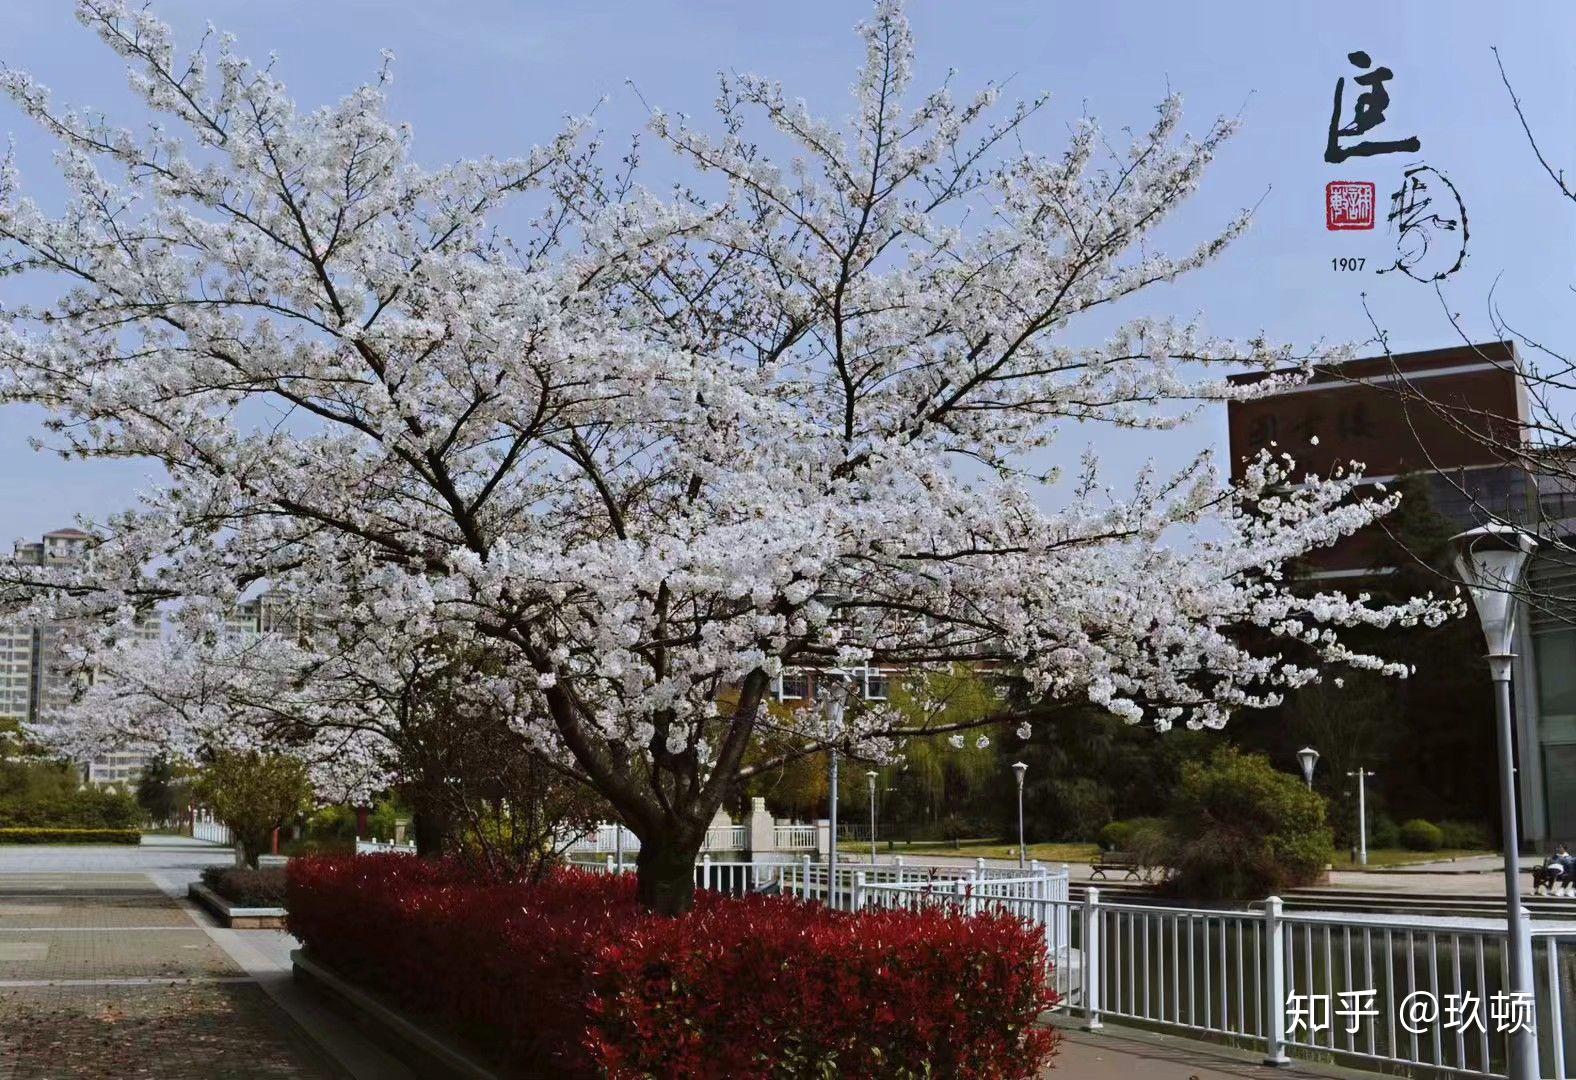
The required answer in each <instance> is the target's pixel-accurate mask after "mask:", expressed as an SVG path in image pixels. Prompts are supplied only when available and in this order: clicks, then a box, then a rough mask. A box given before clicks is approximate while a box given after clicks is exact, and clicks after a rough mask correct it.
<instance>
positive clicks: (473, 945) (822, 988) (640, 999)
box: [285, 855, 1056, 1080]
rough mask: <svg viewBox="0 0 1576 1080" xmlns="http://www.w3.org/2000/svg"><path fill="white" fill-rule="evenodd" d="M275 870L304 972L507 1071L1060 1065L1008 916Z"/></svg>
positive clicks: (1020, 928)
mask: <svg viewBox="0 0 1576 1080" xmlns="http://www.w3.org/2000/svg"><path fill="white" fill-rule="evenodd" d="M285 873H286V877H287V882H288V886H287V890H286V891H287V896H288V900H287V902H286V903H287V906H288V907H289V909H290V926H289V929H290V932H291V933H292V934H294V935H295V936H296V937H297V938H298V939H300V941H301V943H302V945H303V946H304V947H305V951H306V955H307V957H308V958H309V959H311V960H313V961H314V962H316V963H317V964H318V965H319V966H321V967H326V968H328V969H329V970H330V971H332V972H337V973H340V974H341V975H343V976H345V977H346V978H353V979H354V980H355V989H357V990H361V991H363V992H370V993H371V994H372V995H375V996H376V998H377V1000H379V1001H386V1002H389V1003H391V1004H392V1005H393V1007H394V1008H395V1009H397V1010H398V1011H399V1012H400V1013H401V1014H402V1015H404V1016H414V1017H420V1018H422V1022H423V1025H424V1026H427V1027H428V1028H429V1030H441V1031H446V1032H449V1031H452V1032H458V1033H462V1034H463V1036H464V1038H465V1039H466V1041H467V1044H468V1045H471V1046H474V1047H476V1048H478V1049H479V1051H480V1052H481V1053H482V1054H483V1055H484V1056H485V1060H491V1061H497V1062H504V1063H507V1067H508V1069H509V1070H511V1072H510V1073H509V1075H516V1076H552V1077H555V1078H557V1077H563V1078H565V1080H570V1078H574V1080H580V1078H586V1080H591V1078H596V1080H640V1078H649V1077H653V1076H684V1077H690V1078H693V1080H765V1078H767V1077H775V1076H785V1075H786V1076H945V1077H949V1078H953V1077H955V1078H958V1080H1030V1078H1032V1077H1037V1076H1039V1075H1040V1071H1041V1069H1042V1067H1043V1066H1044V1065H1046V1064H1047V1063H1048V1059H1049V1057H1050V1055H1051V1053H1052V1052H1053V1050H1054V1048H1055V1039H1056V1036H1055V1033H1054V1032H1051V1031H1049V1030H1047V1029H1044V1028H1040V1027H1038V1026H1037V1025H1036V1023H1035V1021H1036V1020H1037V1019H1038V1017H1039V1016H1040V1014H1041V1013H1042V1012H1044V1011H1045V1010H1046V1009H1048V1008H1050V1007H1051V1006H1052V1005H1054V1004H1055V1000H1056V998H1055V994H1054V993H1053V992H1052V990H1051V988H1050V985H1049V984H1048V983H1047V982H1046V974H1047V970H1048V960H1049V957H1048V955H1047V951H1046V938H1045V930H1044V928H1043V927H1040V926H1036V925H1032V924H1030V923H1028V922H1026V921H1024V920H1020V919H1017V918H1014V917H1012V916H1011V915H1010V914H1007V913H1005V912H995V911H984V912H980V913H978V914H972V915H971V914H967V913H965V912H960V911H957V910H955V909H953V908H951V907H942V906H940V905H925V906H924V907H922V908H919V909H915V910H889V909H871V910H868V911H862V912H858V913H852V912H843V911H834V910H832V909H830V908H826V907H823V906H821V905H818V904H812V903H809V902H807V901H802V900H795V899H791V898H785V897H767V896H750V897H729V896H724V895H722V894H720V893H715V892H709V891H705V890H702V891H700V892H699V893H697V894H696V897H695V907H694V910H693V911H691V912H689V913H687V914H685V915H682V916H678V917H675V918H667V917H664V916H659V915H652V914H650V913H648V912H646V911H644V910H642V909H641V907H640V905H639V904H638V903H637V901H636V897H635V884H636V883H635V881H634V875H633V874H605V875H599V874H590V873H586V872H584V871H578V870H574V869H568V868H564V869H558V870H554V871H553V872H551V873H550V874H548V875H546V876H545V877H543V878H541V879H540V880H536V881H531V882H525V881H517V880H509V879H507V878H493V877H489V876H487V875H485V874H482V873H479V872H477V871H476V870H475V869H474V868H470V867H466V866H464V865H462V864H459V863H454V862H449V861H445V860H435V861H428V860H424V859H413V858H411V857H410V856H408V855H363V856H348V857H341V858H313V859H292V860H291V862H290V865H289V866H288V867H287V868H286V871H285ZM962 988H967V992H966V993H962V992H960V990H961V989H962Z"/></svg>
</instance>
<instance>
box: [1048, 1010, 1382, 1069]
mask: <svg viewBox="0 0 1576 1080" xmlns="http://www.w3.org/2000/svg"><path fill="white" fill-rule="evenodd" d="M1058 1027H1061V1028H1062V1038H1061V1043H1060V1045H1059V1047H1058V1049H1057V1052H1056V1058H1055V1061H1054V1064H1053V1066H1052V1068H1051V1069H1050V1070H1049V1071H1047V1072H1046V1073H1045V1074H1044V1080H1061V1078H1066V1080H1073V1078H1076V1080H1130V1078H1132V1077H1143V1080H1241V1078H1243V1077H1262V1078H1263V1080H1271V1078H1274V1080H1336V1078H1338V1080H1375V1075H1376V1074H1374V1073H1365V1072H1357V1071H1355V1070H1352V1069H1345V1068H1341V1067H1339V1066H1335V1065H1320V1064H1311V1063H1308V1062H1302V1061H1294V1062H1292V1063H1291V1064H1290V1065H1287V1066H1282V1067H1276V1066H1271V1065H1265V1064H1264V1063H1263V1054H1262V1053H1260V1054H1254V1053H1250V1052H1247V1051H1240V1050H1232V1049H1228V1048H1226V1047H1221V1046H1215V1045H1212V1044H1210V1043H1201V1042H1195V1041H1193V1040H1190V1039H1179V1038H1176V1037H1175V1036H1170V1035H1157V1034H1151V1033H1150V1032H1147V1031H1138V1030H1136V1029H1133V1028H1122V1027H1116V1026H1113V1025H1109V1024H1108V1025H1106V1026H1105V1027H1104V1028H1102V1029H1101V1030H1100V1031H1099V1032H1097V1033H1092V1032H1087V1031H1080V1030H1078V1029H1077V1028H1076V1027H1067V1026H1062V1025H1060V1024H1059V1025H1058Z"/></svg>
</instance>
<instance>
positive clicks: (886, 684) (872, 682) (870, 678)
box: [865, 667, 892, 701]
mask: <svg viewBox="0 0 1576 1080" xmlns="http://www.w3.org/2000/svg"><path fill="white" fill-rule="evenodd" d="M891 692H892V676H891V675H890V674H888V673H887V672H885V671H882V670H881V669H880V668H872V667H867V668H865V700H867V701H885V700H886V699H887V695H888V694H890V693H891Z"/></svg>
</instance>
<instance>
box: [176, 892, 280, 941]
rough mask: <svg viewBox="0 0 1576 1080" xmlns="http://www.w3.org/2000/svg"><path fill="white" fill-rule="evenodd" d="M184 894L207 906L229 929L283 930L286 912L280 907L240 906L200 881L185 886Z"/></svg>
mask: <svg viewBox="0 0 1576 1080" xmlns="http://www.w3.org/2000/svg"><path fill="white" fill-rule="evenodd" d="M186 895H187V896H188V897H190V898H191V899H193V900H195V901H197V902H198V903H199V904H201V905H202V906H203V907H205V908H207V909H208V910H209V911H211V912H212V913H213V915H214V918H216V919H218V920H219V921H220V922H221V923H223V924H224V925H225V927H227V928H228V929H230V930H283V929H284V928H285V916H286V915H287V914H288V912H286V911H285V909H284V908H282V907H240V906H239V905H236V904H232V903H230V901H228V900H226V899H225V898H224V897H222V896H220V895H219V894H218V893H216V892H214V891H213V890H212V889H210V888H208V886H206V885H204V884H203V883H202V882H200V881H194V882H192V883H191V884H190V885H188V886H186Z"/></svg>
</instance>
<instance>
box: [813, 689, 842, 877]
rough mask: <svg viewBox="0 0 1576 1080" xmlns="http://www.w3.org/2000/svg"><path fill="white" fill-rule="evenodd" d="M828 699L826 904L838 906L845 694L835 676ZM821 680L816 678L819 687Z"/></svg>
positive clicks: (823, 706)
mask: <svg viewBox="0 0 1576 1080" xmlns="http://www.w3.org/2000/svg"><path fill="white" fill-rule="evenodd" d="M826 680H827V688H826V697H825V698H824V699H823V705H822V708H823V709H824V710H825V713H826V732H827V740H828V742H829V743H830V744H831V750H830V765H831V771H832V776H831V785H832V793H831V794H832V798H831V803H832V806H831V814H832V816H831V821H830V822H829V824H830V825H831V838H830V839H829V840H828V841H827V845H826V904H827V906H828V907H836V906H837V739H838V737H839V736H841V735H842V733H843V694H842V683H841V680H839V679H838V678H837V676H835V675H828V676H826ZM820 682H821V678H820V677H817V678H816V683H817V684H818V686H819V683H820Z"/></svg>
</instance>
